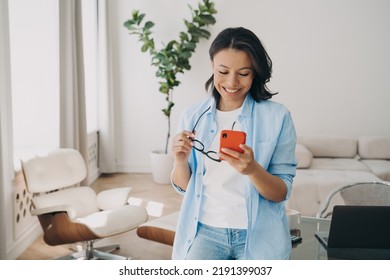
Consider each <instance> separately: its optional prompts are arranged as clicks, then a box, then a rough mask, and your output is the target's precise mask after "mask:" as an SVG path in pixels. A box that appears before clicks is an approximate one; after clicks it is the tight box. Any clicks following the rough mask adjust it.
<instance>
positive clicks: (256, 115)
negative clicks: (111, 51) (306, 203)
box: [172, 94, 297, 259]
mask: <svg viewBox="0 0 390 280" xmlns="http://www.w3.org/2000/svg"><path fill="white" fill-rule="evenodd" d="M210 106H211V109H210V110H208V111H207V112H206V113H205V114H204V115H203V116H202V118H201V119H200V121H199V123H198V124H197V127H196V139H198V140H199V141H201V142H202V143H203V144H204V146H205V150H207V148H208V147H209V146H210V145H211V142H212V141H213V139H214V137H215V136H216V132H217V131H218V129H217V124H216V122H215V113H216V101H215V99H214V98H213V97H209V98H207V99H206V100H204V101H202V102H200V103H197V104H195V105H192V106H190V107H189V108H188V109H187V110H185V111H184V112H183V114H182V116H181V118H180V123H179V127H178V131H179V132H180V131H183V130H192V129H193V127H194V125H195V122H196V121H197V120H198V118H199V116H200V115H201V114H202V113H203V112H204V111H206V110H207V108H209V107H210ZM237 121H238V122H239V123H240V125H241V127H242V130H243V131H245V132H246V134H247V138H246V144H247V145H248V146H250V147H251V148H252V149H253V152H254V157H255V160H256V161H257V162H258V163H259V164H261V166H262V167H263V168H264V169H266V170H267V171H268V172H269V173H271V174H273V175H275V176H278V177H279V178H281V179H282V180H283V181H284V183H285V184H286V188H287V195H286V198H285V199H288V198H289V197H290V194H291V188H292V182H293V178H294V176H295V170H296V165H297V161H296V158H295V144H296V133H295V128H294V124H293V121H292V118H291V115H290V112H289V111H288V109H287V108H286V107H285V106H283V105H282V104H279V103H276V102H273V101H270V100H267V101H260V102H256V101H255V100H254V99H253V98H252V97H251V96H250V95H249V94H247V96H246V98H245V101H244V103H243V105H242V109H241V113H240V114H239V116H238V120H237ZM204 160H205V156H204V155H203V154H202V153H200V152H198V151H196V150H195V149H192V151H191V154H190V156H189V166H190V169H191V178H190V180H189V183H188V186H187V189H186V191H185V192H184V191H182V190H181V189H180V188H178V187H177V186H175V185H174V184H173V186H174V188H175V189H176V190H177V191H178V192H179V193H182V194H184V198H183V203H182V207H181V210H180V215H179V220H178V224H177V229H176V235H175V241H174V245H173V253H172V258H173V259H185V258H186V255H187V252H188V250H189V248H190V246H191V244H192V242H193V240H194V237H195V235H196V230H197V224H198V218H199V213H200V212H199V209H200V207H201V205H202V202H201V198H202V191H203V183H202V180H203V175H204V174H205V165H204ZM245 188H246V189H245V196H246V206H247V213H248V229H247V240H246V248H245V256H246V259H289V257H290V254H291V238H290V231H289V227H288V223H287V219H286V214H285V207H284V201H283V202H279V203H276V202H272V201H269V200H267V199H265V198H264V197H263V196H262V195H261V194H260V193H259V192H258V191H257V190H256V188H255V187H254V186H253V184H252V183H251V182H250V180H249V179H247V181H246V186H245ZM226 203H229V204H231V203H234V201H226Z"/></svg>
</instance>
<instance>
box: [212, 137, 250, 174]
mask: <svg viewBox="0 0 390 280" xmlns="http://www.w3.org/2000/svg"><path fill="white" fill-rule="evenodd" d="M240 148H241V149H242V150H243V151H244V152H243V153H240V152H238V151H234V150H231V149H227V148H223V149H222V150H221V153H219V156H220V158H221V159H223V160H225V161H226V162H228V163H229V164H230V165H231V166H232V167H233V168H235V169H236V170H237V171H238V172H240V173H243V174H245V173H246V170H247V169H248V167H249V166H250V165H251V163H252V162H253V161H254V158H253V151H252V148H251V147H249V146H247V145H243V144H242V145H240Z"/></svg>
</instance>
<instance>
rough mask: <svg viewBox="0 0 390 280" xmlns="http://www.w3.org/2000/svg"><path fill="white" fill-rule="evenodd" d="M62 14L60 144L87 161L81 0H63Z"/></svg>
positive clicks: (60, 7)
mask: <svg viewBox="0 0 390 280" xmlns="http://www.w3.org/2000/svg"><path fill="white" fill-rule="evenodd" d="M59 13H60V17H59V18H60V19H59V22H60V24H59V25H60V44H59V45H60V146H61V147H63V148H74V149H77V150H78V151H80V153H81V154H82V155H83V157H84V159H85V161H86V162H88V137H87V124H86V107H85V85H84V59H83V40H82V11H81V0H60V1H59ZM87 178H88V176H87ZM84 183H85V182H84Z"/></svg>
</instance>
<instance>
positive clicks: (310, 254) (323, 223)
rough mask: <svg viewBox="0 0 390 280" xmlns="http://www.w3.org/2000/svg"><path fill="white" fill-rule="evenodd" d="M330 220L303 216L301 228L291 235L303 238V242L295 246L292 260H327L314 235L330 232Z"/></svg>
mask: <svg viewBox="0 0 390 280" xmlns="http://www.w3.org/2000/svg"><path fill="white" fill-rule="evenodd" d="M329 228H330V219H319V218H314V217H305V216H302V217H301V219H300V223H299V227H298V229H296V230H292V231H291V233H292V234H294V235H299V236H301V237H302V242H300V243H297V244H294V245H293V250H292V252H291V258H290V259H291V260H327V259H328V258H327V253H326V250H325V249H324V247H323V246H322V245H321V244H320V242H319V241H318V240H317V238H316V237H315V236H314V234H315V233H316V232H317V231H329Z"/></svg>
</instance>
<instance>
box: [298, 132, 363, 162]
mask: <svg viewBox="0 0 390 280" xmlns="http://www.w3.org/2000/svg"><path fill="white" fill-rule="evenodd" d="M298 143H299V144H303V145H305V147H306V148H307V149H309V150H310V152H311V153H312V154H313V157H331V158H354V157H355V156H356V154H357V139H355V138H352V137H346V136H329V135H322V136H321V135H318V136H300V137H298Z"/></svg>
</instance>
